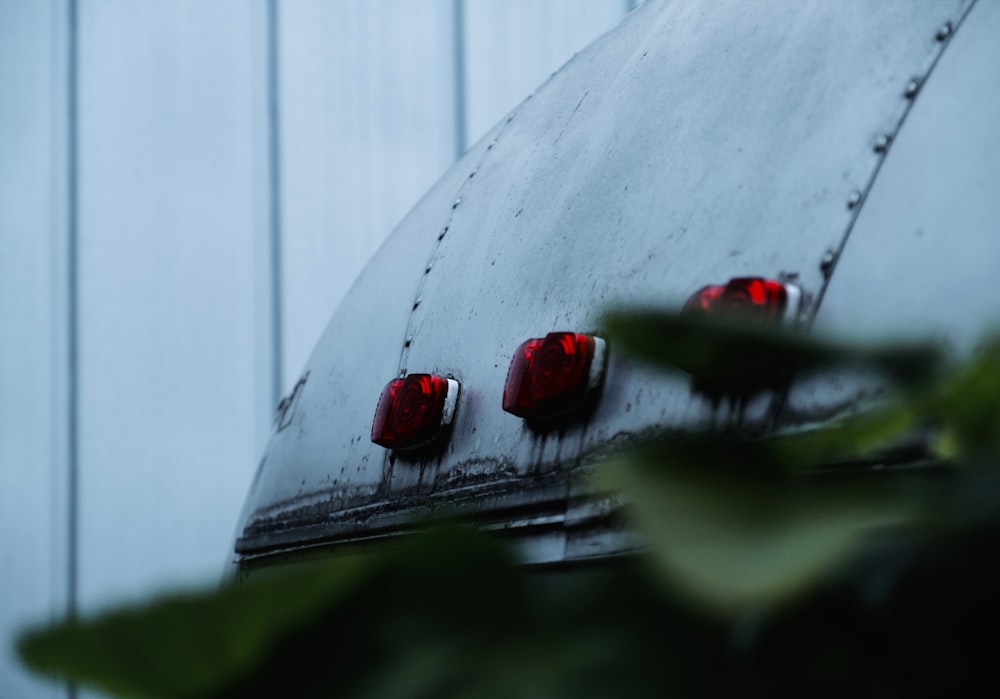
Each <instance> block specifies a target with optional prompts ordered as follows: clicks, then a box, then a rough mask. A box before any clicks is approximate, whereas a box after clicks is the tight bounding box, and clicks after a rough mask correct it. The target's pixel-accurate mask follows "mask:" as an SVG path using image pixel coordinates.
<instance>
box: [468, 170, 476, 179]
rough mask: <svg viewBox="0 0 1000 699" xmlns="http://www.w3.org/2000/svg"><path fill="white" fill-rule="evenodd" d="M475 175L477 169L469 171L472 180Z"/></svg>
mask: <svg viewBox="0 0 1000 699" xmlns="http://www.w3.org/2000/svg"><path fill="white" fill-rule="evenodd" d="M475 176H476V171H475V170H473V171H472V172H470V173H469V179H470V180H471V179H472V178H473V177H475Z"/></svg>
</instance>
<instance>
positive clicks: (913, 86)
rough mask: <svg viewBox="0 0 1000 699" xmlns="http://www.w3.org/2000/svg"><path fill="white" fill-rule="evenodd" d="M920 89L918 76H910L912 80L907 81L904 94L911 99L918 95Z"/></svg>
mask: <svg viewBox="0 0 1000 699" xmlns="http://www.w3.org/2000/svg"><path fill="white" fill-rule="evenodd" d="M919 91H920V80H919V79H917V78H910V82H908V83H906V90H905V91H904V92H903V96H904V97H905V98H906V99H908V100H911V99H913V98H914V97H916V96H917V93H918V92H919Z"/></svg>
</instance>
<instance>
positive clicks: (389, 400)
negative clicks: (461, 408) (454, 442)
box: [372, 374, 458, 449]
mask: <svg viewBox="0 0 1000 699" xmlns="http://www.w3.org/2000/svg"><path fill="white" fill-rule="evenodd" d="M457 396H458V382H457V381H454V380H452V379H446V378H443V377H441V376H433V375H431V374H410V375H409V376H407V377H406V378H405V379H393V380H392V381H390V382H389V383H388V384H386V387H385V388H384V389H382V395H381V396H380V397H379V401H378V407H377V408H375V419H374V421H373V422H372V441H373V442H375V443H376V444H379V445H381V446H383V447H387V448H389V449H412V448H415V447H421V446H424V445H426V444H429V443H430V442H432V441H434V439H435V438H436V437H437V436H438V433H439V432H440V431H441V429H442V427H444V426H445V425H447V424H448V423H450V422H451V418H452V416H453V414H454V411H455V403H456V401H457Z"/></svg>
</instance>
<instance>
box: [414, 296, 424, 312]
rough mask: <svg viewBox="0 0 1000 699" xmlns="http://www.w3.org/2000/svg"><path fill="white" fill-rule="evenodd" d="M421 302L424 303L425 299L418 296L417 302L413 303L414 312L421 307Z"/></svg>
mask: <svg viewBox="0 0 1000 699" xmlns="http://www.w3.org/2000/svg"><path fill="white" fill-rule="evenodd" d="M421 301H423V299H422V298H420V297H419V296H418V297H417V300H416V301H414V302H413V310H417V306H419V305H420V302H421Z"/></svg>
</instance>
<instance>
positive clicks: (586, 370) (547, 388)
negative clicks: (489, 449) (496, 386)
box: [503, 332, 604, 418]
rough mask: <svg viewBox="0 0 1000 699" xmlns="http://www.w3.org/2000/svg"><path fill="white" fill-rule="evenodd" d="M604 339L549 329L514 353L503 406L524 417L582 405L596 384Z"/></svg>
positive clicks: (557, 413) (601, 362) (553, 413)
mask: <svg viewBox="0 0 1000 699" xmlns="http://www.w3.org/2000/svg"><path fill="white" fill-rule="evenodd" d="M603 366H604V341H603V340H601V339H600V338H596V337H592V336H590V335H581V334H579V333H570V332H558V333H549V334H548V335H546V336H545V338H544V339H538V338H535V339H531V340H528V341H527V342H525V343H523V344H522V345H521V346H520V347H518V348H517V351H516V352H515V353H514V358H513V359H512V360H511V363H510V369H509V370H508V371H507V382H506V384H505V385H504V391H503V409H504V410H505V411H507V412H508V413H512V414H514V415H517V416H519V417H524V418H544V417H552V416H555V415H559V414H562V413H568V412H571V411H573V410H575V409H578V408H580V407H582V406H583V404H584V402H585V399H586V397H587V394H588V393H589V392H590V391H591V390H592V389H594V388H596V386H597V385H599V384H600V381H601V376H602V372H603Z"/></svg>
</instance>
